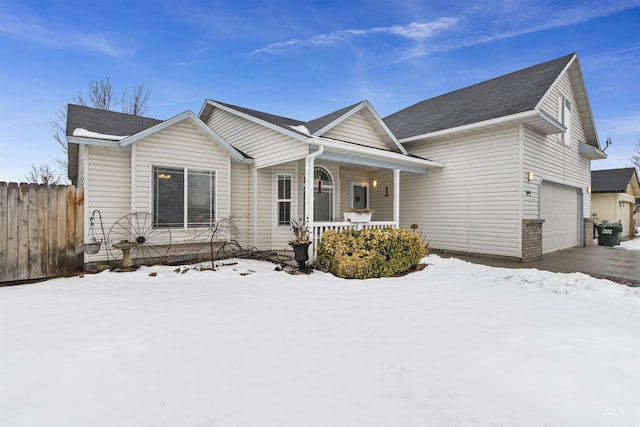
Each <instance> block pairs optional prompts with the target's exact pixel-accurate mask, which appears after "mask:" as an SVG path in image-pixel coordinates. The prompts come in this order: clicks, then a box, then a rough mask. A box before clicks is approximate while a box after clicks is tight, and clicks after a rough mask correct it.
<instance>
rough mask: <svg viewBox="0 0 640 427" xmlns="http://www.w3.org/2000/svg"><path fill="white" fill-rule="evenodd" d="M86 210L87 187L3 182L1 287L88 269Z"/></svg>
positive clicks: (0, 188)
mask: <svg viewBox="0 0 640 427" xmlns="http://www.w3.org/2000/svg"><path fill="white" fill-rule="evenodd" d="M83 210H84V192H83V190H82V189H81V188H80V189H77V188H75V187H74V186H64V185H38V184H25V183H21V184H17V183H15V182H10V183H6V182H0V283H4V284H7V282H16V281H22V280H34V279H42V278H48V277H58V276H66V275H70V274H72V273H73V272H74V271H78V270H80V269H82V264H83V251H82V244H83V236H84V221H83Z"/></svg>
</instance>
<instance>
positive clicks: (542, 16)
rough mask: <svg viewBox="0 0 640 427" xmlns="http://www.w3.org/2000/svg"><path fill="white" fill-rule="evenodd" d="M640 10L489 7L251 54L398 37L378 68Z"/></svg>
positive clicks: (632, 2) (623, 6)
mask: <svg viewBox="0 0 640 427" xmlns="http://www.w3.org/2000/svg"><path fill="white" fill-rule="evenodd" d="M489 3H491V2H490V1H489ZM638 6H640V0H619V1H615V0H614V1H610V2H593V3H591V2H589V3H588V4H584V3H582V4H578V5H573V6H572V5H569V6H558V5H556V4H541V3H539V2H531V1H529V0H523V1H512V2H508V3H506V4H505V3H500V4H499V5H498V4H496V5H495V7H493V6H492V5H491V4H487V5H486V7H482V8H480V7H473V8H468V9H464V10H463V11H462V12H460V13H459V14H458V15H457V16H447V17H441V18H439V19H437V20H435V21H429V22H412V23H409V24H406V25H393V26H388V27H374V28H368V29H349V30H338V31H334V32H331V33H325V34H318V35H316V36H313V37H310V38H305V39H299V38H293V39H290V40H286V41H282V42H276V43H272V44H269V45H267V46H265V47H262V48H259V49H255V50H253V51H252V52H251V54H254V55H255V54H270V53H271V54H274V53H276V54H277V53H284V52H287V51H290V50H292V49H294V48H297V47H331V46H336V45H338V44H340V43H348V42H354V43H355V40H358V39H362V40H363V41H366V40H367V37H372V36H375V35H380V34H384V35H391V36H396V37H399V38H400V43H396V44H394V45H393V47H392V48H389V49H388V50H387V51H381V52H378V53H377V55H375V56H377V57H378V60H379V63H378V66H379V65H384V64H395V63H401V62H405V61H410V60H413V59H416V58H419V57H422V56H426V55H430V54H433V53H437V52H446V51H451V50H455V49H460V48H463V47H469V46H474V45H479V44H485V43H491V42H494V41H498V40H504V39H509V38H514V37H518V36H522V35H526V34H530V33H535V32H540V31H545V30H550V29H554V28H561V27H566V26H570V25H576V24H580V23H583V22H587V21H590V20H592V19H596V18H600V17H603V16H608V15H611V14H613V13H617V12H621V11H624V10H627V9H631V8H635V7H638ZM454 30H455V31H454ZM634 49H635V48H634Z"/></svg>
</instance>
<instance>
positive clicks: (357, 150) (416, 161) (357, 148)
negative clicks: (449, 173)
mask: <svg viewBox="0 0 640 427" xmlns="http://www.w3.org/2000/svg"><path fill="white" fill-rule="evenodd" d="M309 143H310V144H314V145H323V146H325V147H327V148H333V149H339V150H345V151H349V152H351V153H354V154H367V155H371V156H376V157H379V158H381V159H389V160H393V161H400V162H402V163H406V164H412V165H415V166H422V167H427V168H438V169H440V168H443V167H445V165H444V163H440V162H436V161H433V160H426V159H420V158H416V157H411V156H409V155H406V154H402V153H396V152H393V151H385V150H380V149H376V148H371V147H366V146H363V145H355V144H351V143H345V142H343V141H337V140H333V139H330V138H324V137H314V138H312V139H310V140H309Z"/></svg>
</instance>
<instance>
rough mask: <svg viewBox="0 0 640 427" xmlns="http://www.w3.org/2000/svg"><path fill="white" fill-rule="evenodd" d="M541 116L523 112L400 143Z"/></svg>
mask: <svg viewBox="0 0 640 427" xmlns="http://www.w3.org/2000/svg"><path fill="white" fill-rule="evenodd" d="M539 115H540V112H539V111H536V110H531V111H525V112H522V113H517V114H512V115H510V116H502V117H498V118H495V119H491V120H485V121H482V122H475V123H469V124H467V125H463V126H458V127H454V128H449V129H443V130H439V131H436V132H431V133H425V134H422V135H415V136H410V137H408V138H403V139H401V140H400V142H401V143H402V144H406V143H408V142H414V141H420V140H423V139H427V138H434V137H437V136H445V135H448V134H450V133H457V132H466V131H472V130H474V129H476V128H481V127H484V126H492V125H499V124H502V123H507V122H510V121H513V120H523V119H528V118H531V117H536V116H539Z"/></svg>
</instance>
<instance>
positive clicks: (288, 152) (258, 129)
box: [207, 108, 309, 168]
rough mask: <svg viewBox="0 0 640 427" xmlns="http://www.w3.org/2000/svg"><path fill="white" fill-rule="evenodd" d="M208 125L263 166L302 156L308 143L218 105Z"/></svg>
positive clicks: (307, 150)
mask: <svg viewBox="0 0 640 427" xmlns="http://www.w3.org/2000/svg"><path fill="white" fill-rule="evenodd" d="M207 125H208V126H209V127H211V129H213V130H214V131H215V132H216V133H217V134H218V135H220V136H221V137H222V138H223V139H224V140H225V141H227V142H228V143H229V144H231V145H233V146H234V147H236V148H237V149H239V150H241V151H243V152H244V153H246V154H248V155H249V156H251V157H253V159H254V160H255V167H256V168H263V167H267V166H273V165H277V164H282V163H286V162H289V161H293V160H297V159H300V158H303V157H304V156H305V155H307V154H308V153H309V147H308V145H307V144H306V143H304V142H302V141H298V140H296V139H294V138H292V137H289V136H286V135H283V134H281V133H279V132H276V131H274V130H272V129H269V128H267V127H264V126H260V125H258V124H255V123H253V122H251V121H249V120H247V119H244V118H242V117H238V116H236V115H234V114H231V113H229V112H227V111H224V110H221V109H218V108H216V109H215V110H214V111H213V114H211V117H210V118H209V121H208V122H207Z"/></svg>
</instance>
